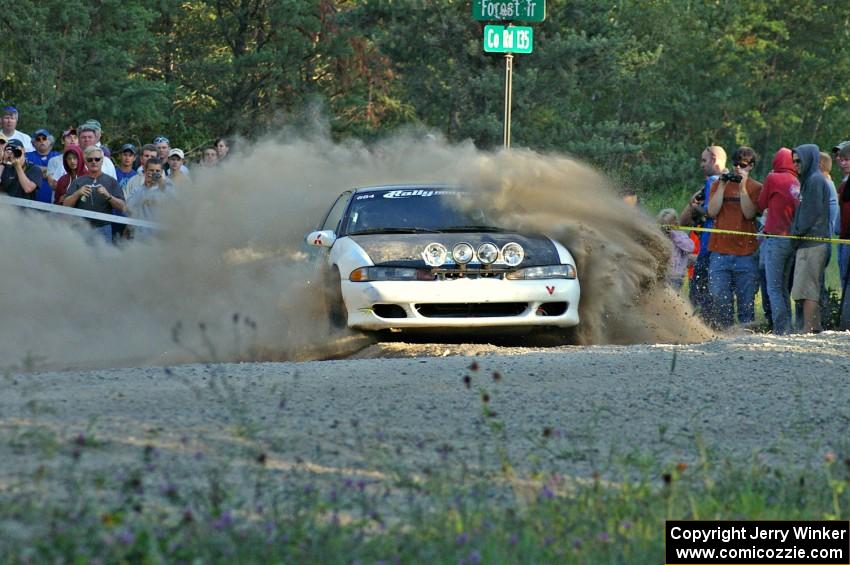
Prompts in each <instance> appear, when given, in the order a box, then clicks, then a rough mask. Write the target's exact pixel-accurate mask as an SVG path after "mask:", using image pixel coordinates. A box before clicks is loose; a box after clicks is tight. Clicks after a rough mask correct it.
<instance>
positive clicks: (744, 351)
mask: <svg viewBox="0 0 850 565" xmlns="http://www.w3.org/2000/svg"><path fill="white" fill-rule="evenodd" d="M473 363H475V364H477V369H474V368H471V365H473ZM494 374H497V376H496V377H495V378H494ZM466 375H469V377H470V378H469V383H468V385H469V386H467V384H466V383H465V382H464V377H465V376H466ZM0 382H2V388H3V391H2V394H0V422H2V428H0V433H2V436H3V438H2V439H3V441H2V443H0V461H2V463H0V489H2V488H10V487H11V486H12V485H14V484H16V483H17V481H19V480H21V479H22V478H24V479H25V478H26V477H28V476H32V474H33V473H39V468H42V470H43V468H44V467H45V466H46V467H47V468H50V467H51V465H52V466H54V467H55V466H56V465H59V463H58V462H59V461H61V460H62V455H63V453H67V452H68V450H69V449H72V448H73V446H75V445H78V444H79V445H82V446H85V449H84V452H85V453H84V456H83V459H82V460H83V461H84V463H85V465H87V466H88V467H87V468H89V469H92V470H100V471H104V472H106V471H108V470H110V469H114V468H116V467H120V466H122V465H125V464H127V463H128V462H130V461H134V460H136V459H138V457H139V453H140V452H141V451H142V450H143V448H144V446H148V445H150V446H153V447H154V448H156V452H157V453H158V454H162V455H161V457H162V458H163V459H164V460H168V461H171V462H172V464H173V465H174V466H175V469H177V468H179V469H180V474H185V475H186V476H190V475H192V474H193V473H194V472H195V471H194V467H193V466H196V465H202V464H207V465H208V464H210V462H215V461H223V460H227V459H228V458H232V454H233V453H234V452H236V451H239V452H240V453H246V452H250V453H263V456H264V460H265V461H266V462H267V465H268V466H269V467H271V468H273V469H274V468H278V469H300V470H301V471H303V473H304V474H305V476H313V477H318V476H323V477H340V476H364V477H370V476H371V477H378V476H382V475H381V473H383V472H385V471H386V469H387V466H388V465H391V466H393V467H394V468H400V469H406V470H408V471H410V472H413V473H416V472H418V471H421V470H422V469H425V468H428V467H429V466H431V465H434V464H435V463H437V462H439V461H440V460H441V459H448V460H451V461H455V462H459V463H461V462H462V463H465V464H471V465H476V464H478V463H481V462H482V461H484V460H485V459H486V458H488V457H489V456H490V454H492V453H493V452H494V451H495V449H496V446H495V444H494V441H493V440H492V437H491V432H492V430H493V427H492V426H491V425H490V424H492V423H493V422H497V421H498V422H504V426H505V432H506V438H507V439H506V447H507V450H508V453H509V455H510V457H511V460H512V461H513V462H514V464H516V465H517V466H519V467H521V468H525V469H530V468H531V467H533V466H534V465H538V464H539V463H540V457H541V454H542V457H543V458H544V459H546V458H547V457H549V458H550V459H551V464H552V465H554V466H555V468H557V469H558V471H559V472H561V473H564V474H572V475H577V476H588V475H589V474H591V473H594V472H600V473H603V474H604V473H607V472H608V471H610V470H611V469H612V468H614V467H615V466H616V465H617V464H618V463H619V462H622V461H623V460H624V458H625V457H627V456H634V455H636V454H640V455H642V456H644V457H646V456H649V457H652V458H653V459H652V460H654V461H660V462H666V463H669V462H671V461H693V460H694V459H696V458H697V457H699V449H700V446H704V448H705V449H706V450H707V452H708V453H709V454H710V456H712V457H721V456H722V457H726V456H730V457H735V458H744V459H746V458H749V457H753V456H756V457H760V458H767V459H770V458H774V457H778V458H781V460H783V461H786V462H787V461H789V460H790V461H792V462H797V463H804V462H805V461H808V460H812V459H817V458H822V457H823V456H824V455H825V454H826V453H827V452H829V451H833V452H835V453H837V454H838V455H839V456H846V455H847V454H848V453H850V451H848V447H850V446H848V441H847V438H848V434H847V430H848V427H850V426H849V425H850V386H848V384H850V333H848V332H844V333H835V332H827V333H824V334H821V335H817V336H795V337H774V336H763V335H746V336H738V337H734V338H727V339H722V340H717V341H712V342H708V343H704V344H698V345H689V346H673V345H640V346H617V347H615V346H594V347H563V348H556V349H542V350H541V349H523V348H504V347H502V348H497V347H494V346H487V345H429V344H424V345H423V344H420V345H411V344H404V343H390V344H377V345H372V346H370V347H369V348H367V349H365V350H363V351H361V352H360V353H358V354H357V355H355V356H354V358H349V359H345V360H335V361H314V362H305V363H240V364H223V365H183V366H178V367H173V368H171V369H169V370H165V369H162V368H133V369H110V370H96V371H86V372H54V373H36V374H9V375H7V376H6V378H5V379H3V380H2V381H0ZM484 394H486V395H489V402H487V403H484V402H483V401H482V396H483V395H484ZM485 404H486V408H487V409H488V410H490V411H492V412H493V413H494V415H493V416H491V417H489V418H485V417H483V416H482V411H483V409H484V408H485ZM544 434H545V435H546V436H547V437H548V439H547V440H546V447H545V449H544V448H541V443H542V441H543V436H544ZM90 446H95V447H94V448H91V449H89V447H90ZM533 455H534V456H533Z"/></svg>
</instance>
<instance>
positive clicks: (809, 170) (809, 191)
mask: <svg viewBox="0 0 850 565" xmlns="http://www.w3.org/2000/svg"><path fill="white" fill-rule="evenodd" d="M819 165H820V149H819V148H818V146H817V145H814V144H806V145H800V146H799V147H797V148H796V149H794V166H795V167H796V169H797V178H799V179H800V205H799V206H798V207H797V210H796V211H795V212H794V219H793V220H792V222H791V230H790V232H791V235H795V236H802V237H819V238H826V239H829V238H830V236H831V235H832V234H831V230H830V225H829V194H830V191H829V183H827V180H826V177H825V176H824V175H823V173H822V172H821V171H820V167H819ZM795 241H796V242H797V255H796V263H795V266H794V284H793V286H792V288H791V297H792V298H793V299H794V300H798V301H799V300H802V302H803V332H804V333H811V332H819V331H821V329H822V328H821V319H820V278H821V276H822V275H823V271H824V269H825V268H826V260H827V253H828V250H829V243H826V242H820V241H811V240H805V239H798V240H795Z"/></svg>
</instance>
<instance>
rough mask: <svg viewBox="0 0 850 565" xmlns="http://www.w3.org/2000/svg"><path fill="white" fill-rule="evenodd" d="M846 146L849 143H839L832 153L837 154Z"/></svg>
mask: <svg viewBox="0 0 850 565" xmlns="http://www.w3.org/2000/svg"><path fill="white" fill-rule="evenodd" d="M848 145H850V141H842V142H841V143H839V144H838V145H836V146H835V147H833V148H832V152H833V153H838V152H839V151H841V150H842V149H844V148H845V147H847V146H848Z"/></svg>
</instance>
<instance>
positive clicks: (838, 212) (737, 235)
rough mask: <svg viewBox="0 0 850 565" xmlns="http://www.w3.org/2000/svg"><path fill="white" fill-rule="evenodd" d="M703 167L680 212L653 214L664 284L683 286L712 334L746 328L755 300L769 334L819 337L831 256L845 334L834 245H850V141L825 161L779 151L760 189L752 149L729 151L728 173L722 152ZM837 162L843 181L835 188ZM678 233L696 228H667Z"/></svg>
mask: <svg viewBox="0 0 850 565" xmlns="http://www.w3.org/2000/svg"><path fill="white" fill-rule="evenodd" d="M700 158H701V166H702V170H703V173H704V174H705V182H704V184H703V186H702V188H700V189H699V190H697V191H696V192H695V193H694V194H693V196H692V197H691V198H690V201H689V202H688V203H687V204H686V205H685V207H684V208H683V209H682V211H681V212H680V213H678V214H677V213H676V210H674V209H672V208H668V209H666V210H662V211H661V213H659V215H658V221H659V223H660V224H661V225H662V226H663V227H664V230H665V232H666V233H667V234H668V236H669V237H670V240H671V248H672V255H671V261H670V269H669V275H668V279H669V282H670V284H671V285H673V286H674V287H675V288H677V289H678V288H680V287H681V286H682V285H683V281H684V279H685V278H686V277H688V278H689V287H688V293H689V298H690V300H691V302H692V304H693V306H694V308H695V310H696V311H697V312H698V313H699V314H700V315H701V316H702V318H703V319H704V320H705V321H706V322H707V323H709V324H710V325H712V326H713V327H716V328H719V329H725V328H728V327H730V326H732V325H733V324H734V323H735V322H736V321H737V323H739V324H741V325H743V326H750V325H752V324H753V323H754V321H755V298H756V293H757V292H761V301H762V306H763V309H764V313H765V318H766V321H767V324H768V326H769V327H770V329H771V330H772V331H773V332H774V333H776V334H788V333H792V332H796V331H799V332H804V333H817V332H820V331H822V329H823V317H824V313H825V312H828V305H829V294H828V291H827V289H826V284H825V272H826V269H827V265H828V264H829V261H830V259H831V256H832V255H833V254H835V255H837V257H836V261H837V264H838V271H839V277H840V281H841V291H840V293H839V294H840V296H841V305H840V306H839V310H840V312H839V317H840V321H839V326H840V327H841V328H842V329H848V328H847V324H848V323H850V321H848V312H847V310H848V309H850V308H848V306H850V304H847V302H850V297H848V296H847V295H848V292H847V291H848V279H850V244H847V243H845V242H843V241H839V242H837V243H838V244H837V245H835V246H834V247H835V250H836V252H835V253H834V252H833V240H834V239H839V240H850V182H848V176H850V141H842V142H841V143H839V144H838V145H836V146H835V147H833V148H832V153H831V154H830V153H826V152H822V151H821V150H820V149H819V148H818V146H817V145H813V144H804V145H800V146H798V147H795V148H794V149H789V148H786V147H782V148H780V149H779V150H778V151H777V152H776V154H775V155H774V156H773V163H772V169H771V171H770V172H769V173H768V175H767V176H766V177H765V179H764V182H759V181H758V180H756V179H754V178H753V177H752V175H751V173H752V171H753V168H754V167H755V165H756V159H757V155H756V153H755V151H754V150H753V149H751V148H750V147H738V148H737V149H735V150H734V151H733V152H732V158H731V167H728V168H727V154H726V151H725V150H724V149H723V148H722V147H719V146H716V145H712V146H710V147H706V148H705V150H703V152H702V154H701V156H700ZM834 161H835V162H836V163H837V165H838V168H839V169H840V175H841V182H840V184H839V186H838V187H837V188H836V186H835V184H834V182H833V180H832V178H831V170H832V167H833V162H834ZM624 200H625V197H624ZM627 203H628V202H627ZM676 224H678V225H679V226H686V227H693V228H696V229H694V231H692V232H691V233H690V237H689V236H687V235H685V233H684V232H683V231H680V230H681V228H678V229H671V228H675V227H676ZM792 299H793V300H794V308H793V309H792V305H791V300H792Z"/></svg>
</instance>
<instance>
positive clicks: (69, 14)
mask: <svg viewBox="0 0 850 565" xmlns="http://www.w3.org/2000/svg"><path fill="white" fill-rule="evenodd" d="M471 12H472V9H471V6H470V1H469V0H467V1H462V2H461V1H457V0H429V1H428V2H425V1H423V0H140V1H139V2H136V3H125V2H119V1H118V0H95V1H93V2H82V1H81V0H63V1H61V2H60V1H58V0H42V1H41V2H39V3H35V2H21V3H12V4H9V5H7V6H6V7H5V8H4V11H3V13H2V14H0V26H2V33H3V35H4V37H6V38H14V41H9V42H7V48H6V50H5V51H4V55H3V57H1V58H0V98H2V101H3V102H5V103H12V104H15V105H16V106H17V107H18V108H19V110H20V111H21V121H20V124H21V125H20V127H21V129H24V130H29V131H32V130H34V129H35V128H37V127H41V126H44V125H47V126H49V127H52V128H53V129H60V128H62V127H65V126H67V125H69V124H74V123H79V122H81V121H83V120H84V119H87V118H90V117H96V118H98V119H99V120H100V121H101V122H102V123H103V124H104V129H105V134H106V138H107V139H108V140H112V141H114V142H115V143H119V142H124V141H135V142H140V141H147V140H148V139H149V138H151V137H153V136H154V135H157V134H159V133H166V134H168V135H169V136H171V137H172V138H173V139H175V140H177V141H178V142H179V143H180V144H181V146H183V147H186V148H188V149H191V148H194V147H198V146H200V145H202V144H205V143H209V142H210V141H211V140H212V139H213V138H214V137H216V136H218V135H223V134H228V135H229V134H240V135H243V136H245V137H248V138H253V137H257V136H260V135H264V134H267V133H269V132H273V131H275V130H277V129H279V128H281V127H283V126H287V125H299V123H301V121H303V120H305V119H313V118H314V117H315V116H316V114H317V113H318V114H319V115H320V116H321V117H322V119H324V120H326V121H327V123H328V124H329V128H330V131H331V133H332V135H334V136H335V137H336V138H345V137H359V138H364V139H371V138H374V137H377V136H380V135H382V134H385V133H388V132H390V131H392V130H395V129H396V128H398V127H401V126H411V125H415V126H419V127H422V128H430V129H434V130H438V131H440V132H442V133H443V134H444V135H445V136H446V137H447V138H448V139H450V140H453V141H460V140H464V139H472V140H473V141H474V142H475V143H476V144H477V145H478V146H480V147H483V148H495V147H498V146H499V145H500V144H501V142H502V115H503V95H504V59H503V57H502V56H500V55H498V54H489V53H484V52H483V49H482V46H481V44H482V34H483V26H484V22H477V21H475V20H473V19H472V15H471ZM531 25H533V26H534V27H535V37H534V52H533V53H532V54H530V55H517V56H516V57H515V58H514V80H513V85H514V105H513V121H512V137H513V140H512V142H513V144H514V145H515V146H528V147H531V148H535V149H538V150H541V151H559V152H569V153H573V154H576V155H578V156H581V157H583V158H586V159H589V160H591V161H592V162H594V163H596V164H597V165H598V166H600V167H602V168H603V169H605V170H607V171H609V172H611V173H612V174H614V175H615V176H617V177H619V178H620V179H622V181H623V182H629V183H634V184H636V185H638V186H640V187H642V188H644V189H645V190H651V189H652V188H653V187H656V186H662V185H668V186H669V185H673V184H676V183H680V182H682V181H683V180H684V179H689V178H692V176H693V175H694V173H695V167H694V163H695V156H696V155H698V153H699V152H700V149H701V148H702V147H703V146H705V145H707V144H710V143H717V144H720V145H724V146H725V147H727V148H728V149H730V150H731V149H732V148H733V147H734V146H736V145H740V144H747V145H752V146H753V147H755V148H756V150H757V151H758V152H759V153H760V154H761V155H762V157H763V159H762V161H761V162H762V166H761V172H765V170H766V167H767V166H769V162H770V160H771V159H770V157H771V156H772V153H773V152H774V151H775V150H776V149H777V148H779V147H780V146H783V145H784V146H794V145H797V144H800V143H804V142H815V143H818V144H820V145H821V146H825V147H831V146H832V145H833V144H834V143H835V142H836V141H838V140H841V139H845V138H848V137H850V81H848V77H850V10H847V7H846V2H845V0H817V1H816V0H797V1H796V2H791V3H788V2H780V1H779V0H735V1H733V0H549V1H548V2H547V18H546V20H545V21H544V22H542V23H537V24H531Z"/></svg>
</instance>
